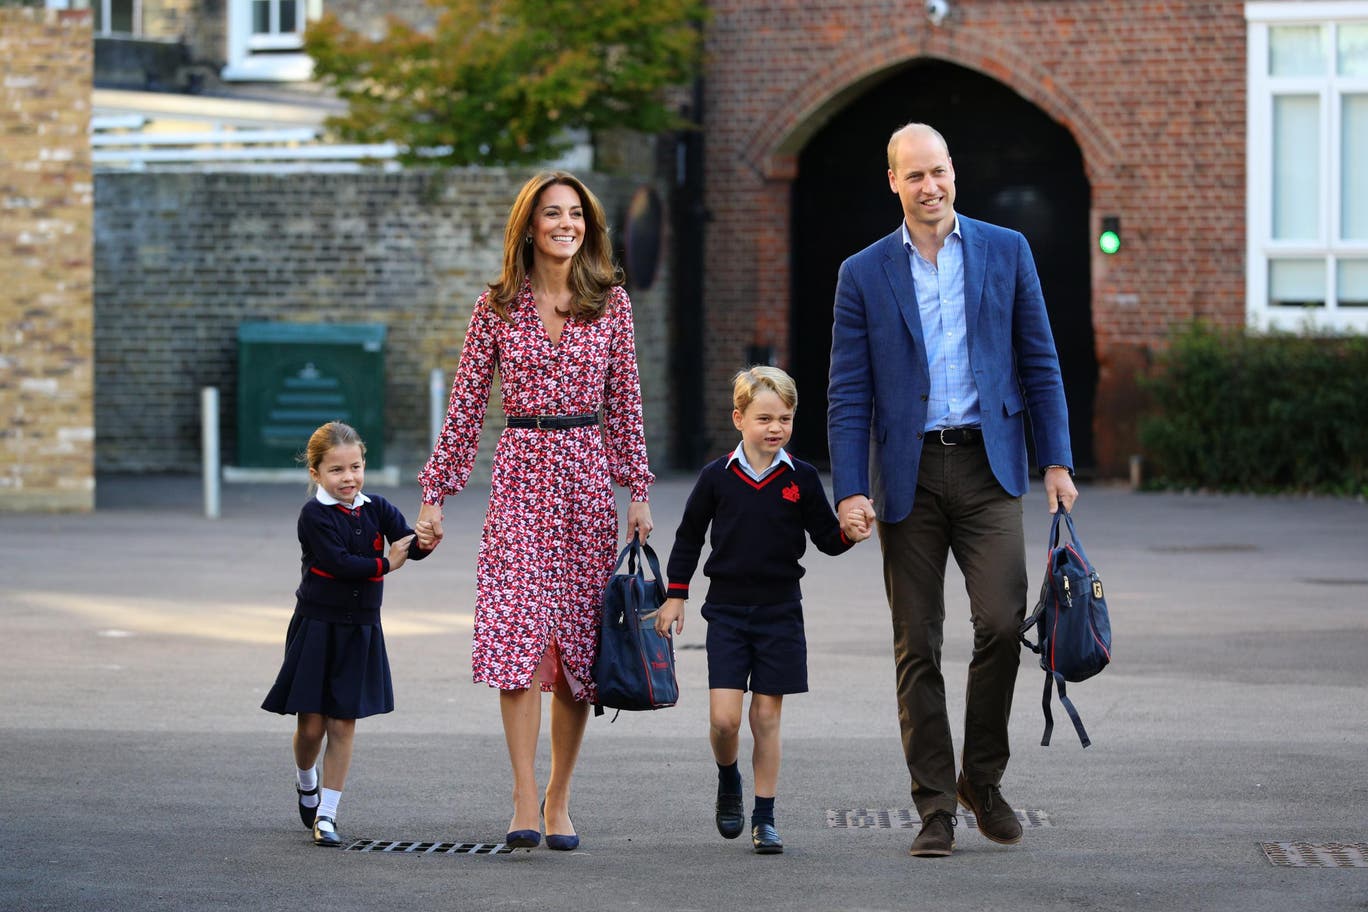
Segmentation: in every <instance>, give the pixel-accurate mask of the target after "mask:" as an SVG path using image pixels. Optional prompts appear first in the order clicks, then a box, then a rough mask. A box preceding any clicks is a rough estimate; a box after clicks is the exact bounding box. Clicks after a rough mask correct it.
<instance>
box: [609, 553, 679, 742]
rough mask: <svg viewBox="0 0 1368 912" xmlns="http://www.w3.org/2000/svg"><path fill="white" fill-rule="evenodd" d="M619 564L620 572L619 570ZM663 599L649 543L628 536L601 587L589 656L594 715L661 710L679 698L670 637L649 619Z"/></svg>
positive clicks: (656, 564) (657, 568)
mask: <svg viewBox="0 0 1368 912" xmlns="http://www.w3.org/2000/svg"><path fill="white" fill-rule="evenodd" d="M648 562H649V563H650V566H651V575H652V577H653V578H652V579H649V580H648V579H646V574H645V564H646V563H648ZM624 563H625V564H626V565H627V567H626V570H627V572H625V573H623V572H621V571H622V569H623V564H624ZM664 601H665V584H664V582H662V579H661V576H660V561H659V560H658V559H657V558H656V553H655V551H654V550H652V549H651V546H650V545H647V544H643V543H642V542H641V541H640V540H639V539H638V538H637V537H636V536H635V535H634V536H632V540H631V541H630V542H629V543H628V544H627V547H625V548H623V549H622V553H620V554H619V555H618V559H617V565H616V566H615V567H613V575H612V576H611V577H609V579H608V585H607V586H606V587H604V590H603V608H602V615H601V616H600V620H599V644H598V657H597V658H596V659H595V660H594V683H595V684H596V685H597V686H598V701H597V702H596V703H595V704H594V715H596V716H600V715H603V708H604V707H605V706H606V707H608V708H609V709H616V710H624V709H625V710H629V711H630V710H643V709H663V708H665V707H667V706H674V705H675V703H677V702H678V701H679V682H678V680H677V679H676V678H675V655H674V637H672V636H669V635H666V636H661V635H660V634H658V633H656V630H655V621H654V620H653V619H654V617H655V613H656V611H658V610H659V609H660V606H661V604H662V603H663V602H664ZM613 718H615V719H616V718H617V716H616V715H614V717H613Z"/></svg>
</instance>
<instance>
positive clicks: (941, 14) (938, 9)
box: [926, 0, 950, 25]
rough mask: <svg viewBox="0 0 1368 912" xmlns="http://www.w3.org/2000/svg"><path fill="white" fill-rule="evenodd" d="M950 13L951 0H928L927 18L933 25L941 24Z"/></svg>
mask: <svg viewBox="0 0 1368 912" xmlns="http://www.w3.org/2000/svg"><path fill="white" fill-rule="evenodd" d="M948 15H950V0H926V18H927V19H929V20H930V22H931V24H932V25H940V24H941V23H942V22H944V21H945V17H946V16H948Z"/></svg>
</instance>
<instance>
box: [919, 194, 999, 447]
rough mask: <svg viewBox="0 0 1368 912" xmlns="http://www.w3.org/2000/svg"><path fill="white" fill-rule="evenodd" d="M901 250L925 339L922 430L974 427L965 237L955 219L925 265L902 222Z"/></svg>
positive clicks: (974, 390) (976, 409)
mask: <svg viewBox="0 0 1368 912" xmlns="http://www.w3.org/2000/svg"><path fill="white" fill-rule="evenodd" d="M902 240H903V249H905V250H906V251H907V261H908V265H909V266H910V268H911V269H912V283H913V285H915V286H916V289H917V309H918V310H919V311H920V312H921V324H922V338H923V339H925V340H926V362H927V363H926V367H927V370H928V372H929V373H930V375H931V391H930V393H929V394H928V396H927V401H926V427H925V428H923V430H926V431H931V430H935V429H936V428H947V427H966V426H974V427H977V426H978V425H980V424H981V423H982V419H981V417H980V415H979V400H978V387H976V386H975V385H974V374H973V371H971V370H970V369H969V337H968V335H967V333H966V331H965V317H964V238H963V236H962V235H961V234H960V228H959V216H956V217H955V227H954V229H953V230H952V231H951V232H950V234H949V235H948V236H947V237H946V239H945V243H944V245H943V246H942V247H941V249H940V253H939V254H938V255H937V257H936V262H935V263H931V262H928V261H927V259H926V258H925V257H923V256H922V255H921V254H920V253H918V252H917V248H916V247H914V246H913V245H912V237H911V235H909V234H908V233H907V222H905V221H904V222H903V225H902Z"/></svg>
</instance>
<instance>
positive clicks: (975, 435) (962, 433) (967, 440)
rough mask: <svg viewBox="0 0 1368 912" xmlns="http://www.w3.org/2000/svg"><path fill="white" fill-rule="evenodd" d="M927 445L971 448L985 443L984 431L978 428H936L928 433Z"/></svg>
mask: <svg viewBox="0 0 1368 912" xmlns="http://www.w3.org/2000/svg"><path fill="white" fill-rule="evenodd" d="M926 442H927V443H939V444H940V445H941V446H970V445H971V444H975V443H982V442H983V430H982V428H976V427H954V428H936V429H935V430H934V431H927V432H926Z"/></svg>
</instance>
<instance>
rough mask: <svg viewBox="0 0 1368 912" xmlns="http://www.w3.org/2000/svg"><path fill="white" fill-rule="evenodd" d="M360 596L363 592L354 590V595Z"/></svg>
mask: <svg viewBox="0 0 1368 912" xmlns="http://www.w3.org/2000/svg"><path fill="white" fill-rule="evenodd" d="M360 594H361V590H359V589H353V590H352V595H354V596H355V595H360Z"/></svg>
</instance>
